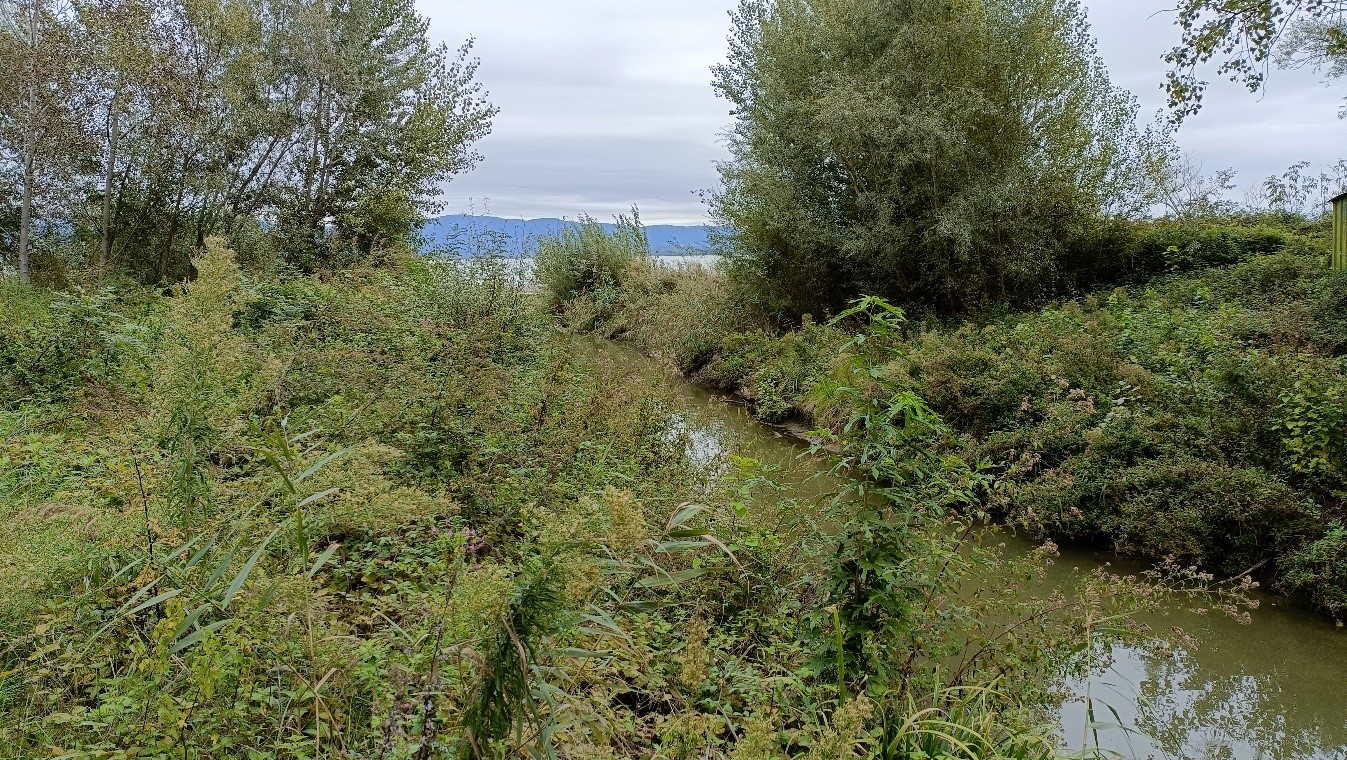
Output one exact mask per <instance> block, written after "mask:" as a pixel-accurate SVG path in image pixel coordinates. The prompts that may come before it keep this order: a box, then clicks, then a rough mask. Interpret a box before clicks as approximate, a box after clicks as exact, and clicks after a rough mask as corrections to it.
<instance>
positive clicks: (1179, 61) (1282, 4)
mask: <svg viewBox="0 0 1347 760" xmlns="http://www.w3.org/2000/svg"><path fill="white" fill-rule="evenodd" d="M1177 12H1178V19H1177V23H1178V25H1179V28H1180V29H1181V30H1182V38H1181V40H1180V42H1179V44H1178V45H1176V46H1175V47H1174V48H1173V49H1172V50H1170V51H1169V53H1168V54H1166V56H1165V61H1166V62H1168V63H1169V64H1170V66H1171V69H1170V71H1169V73H1168V75H1167V78H1166V81H1165V90H1166V92H1168V94H1169V105H1170V108H1171V109H1172V111H1173V115H1174V118H1175V119H1176V120H1178V121H1182V120H1183V119H1184V118H1185V117H1187V116H1192V115H1193V114H1196V113H1197V112H1198V111H1199V110H1201V108H1202V97H1203V95H1204V94H1205V93H1206V90H1207V86H1208V84H1209V83H1208V82H1207V81H1206V80H1204V79H1202V78H1201V74H1200V73H1199V71H1200V70H1201V68H1202V67H1203V66H1204V65H1206V64H1209V63H1212V62H1213V61H1216V62H1217V64H1216V73H1217V74H1218V75H1221V76H1225V77H1228V78H1229V79H1230V80H1231V81H1234V82H1238V83H1241V84H1243V85H1245V86H1246V87H1248V88H1249V91H1250V92H1257V91H1258V90H1259V89H1261V88H1262V87H1263V84H1264V83H1265V81H1266V79H1267V73H1268V67H1269V65H1270V64H1271V63H1272V62H1274V61H1276V60H1277V54H1278V53H1280V54H1281V56H1280V62H1281V63H1283V64H1284V65H1290V66H1305V65H1308V66H1312V67H1314V68H1316V69H1320V70H1324V69H1327V72H1328V75H1329V76H1330V77H1333V78H1336V77H1340V76H1342V75H1343V74H1344V73H1347V1H1345V0H1239V2H1231V0H1181V2H1180V3H1179V4H1178V8H1177Z"/></svg>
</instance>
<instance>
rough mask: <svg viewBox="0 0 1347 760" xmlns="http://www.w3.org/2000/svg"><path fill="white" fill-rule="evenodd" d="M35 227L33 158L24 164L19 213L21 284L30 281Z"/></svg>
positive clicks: (27, 159) (29, 157)
mask: <svg viewBox="0 0 1347 760" xmlns="http://www.w3.org/2000/svg"><path fill="white" fill-rule="evenodd" d="M32 226H33V157H32V156H31V155H29V156H28V157H27V158H26V159H25V160H24V164H23V210H22V211H20V212H19V282H22V283H27V282H28V281H29V279H30V278H29V272H28V243H29V238H30V234H29V230H30V229H31V228H32Z"/></svg>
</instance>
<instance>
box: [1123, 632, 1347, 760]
mask: <svg viewBox="0 0 1347 760" xmlns="http://www.w3.org/2000/svg"><path fill="white" fill-rule="evenodd" d="M1320 633H1321V634H1322V631H1321V632H1320ZM1233 643H1235V644H1236V646H1230V645H1229V644H1227V643H1226V642H1222V641H1220V640H1219V639H1218V640H1209V641H1207V642H1204V644H1205V645H1204V646H1199V647H1195V648H1193V649H1190V650H1187V651H1180V652H1177V653H1174V654H1173V655H1171V656H1169V657H1160V656H1155V655H1147V654H1146V653H1143V652H1136V651H1133V652H1128V653H1126V655H1124V657H1123V659H1122V660H1121V661H1120V663H1119V665H1120V668H1123V669H1125V670H1126V671H1128V672H1135V673H1137V674H1144V676H1143V677H1142V678H1140V679H1139V680H1138V681H1137V685H1138V687H1139V688H1138V693H1137V695H1136V701H1137V705H1138V712H1137V726H1138V727H1139V728H1140V729H1141V730H1142V731H1145V732H1146V733H1147V734H1149V735H1150V736H1151V737H1153V738H1154V739H1155V740H1156V741H1157V743H1158V745H1159V747H1160V748H1162V749H1164V750H1165V751H1167V752H1170V753H1172V754H1176V755H1179V756H1183V757H1190V756H1196V757H1206V756H1210V757H1218V758H1223V757H1230V758H1330V757H1332V758H1341V757H1345V756H1347V711H1345V710H1344V708H1347V704H1344V703H1347V695H1344V694H1343V687H1342V685H1343V681H1342V680H1341V679H1342V673H1341V672H1340V671H1341V670H1342V665H1341V660H1340V659H1339V660H1336V661H1334V660H1325V661H1323V662H1321V663H1318V664H1317V665H1318V668H1319V669H1325V670H1327V671H1328V672H1335V671H1338V672H1337V676H1336V678H1334V679H1332V680H1333V681H1334V683H1333V684H1328V683H1324V680H1325V679H1323V678H1322V677H1317V676H1316V666H1315V664H1313V663H1303V665H1305V666H1307V667H1306V668H1303V669H1297V670H1296V671H1295V672H1288V671H1286V670H1283V669H1281V668H1277V667H1275V666H1273V667H1269V666H1268V665H1267V664H1263V665H1262V667H1260V662H1261V661H1262V656H1266V655H1269V654H1273V655H1274V656H1275V654H1276V651H1277V650H1271V651H1269V650H1263V649H1261V648H1248V649H1246V648H1244V647H1242V646H1238V644H1240V643H1241V642H1238V641H1237V642H1233ZM1299 643H1300V642H1297V641H1294V640H1292V641H1284V642H1283V643H1282V645H1281V646H1279V647H1277V649H1282V648H1285V647H1294V646H1297V645H1298V644H1299ZM1232 655H1233V656H1232ZM1324 687H1328V688H1324Z"/></svg>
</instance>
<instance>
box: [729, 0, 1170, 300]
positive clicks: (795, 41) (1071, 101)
mask: <svg viewBox="0 0 1347 760" xmlns="http://www.w3.org/2000/svg"><path fill="white" fill-rule="evenodd" d="M715 86H716V88H717V90H718V91H719V92H720V94H721V95H723V96H724V97H725V98H727V99H728V100H729V101H730V102H731V103H732V104H733V106H734V111H733V113H734V116H735V124H734V127H733V129H732V131H731V132H730V135H729V147H730V151H731V154H732V159H731V160H730V161H728V162H726V163H724V164H723V165H722V166H721V176H722V180H723V186H724V189H723V191H722V192H721V193H720V194H719V195H718V196H716V198H715V200H714V210H715V211H716V212H717V214H718V216H719V217H720V219H721V220H722V221H723V222H725V223H726V224H727V225H728V226H730V227H731V228H732V229H733V230H734V236H735V243H736V245H735V246H734V249H733V252H732V253H731V255H730V264H731V270H732V271H733V272H734V273H735V276H736V278H737V279H739V280H740V281H741V282H744V283H746V284H747V289H748V290H749V291H751V292H753V293H756V294H759V295H761V296H762V297H763V298H764V299H765V302H766V305H767V306H768V307H769V308H771V309H775V310H777V311H780V312H782V313H785V314H786V315H788V316H798V315H800V314H802V313H804V312H807V311H814V312H817V311H818V310H827V309H836V308H837V307H838V306H840V305H841V304H843V303H844V302H845V301H846V300H847V299H849V298H852V297H854V296H855V295H856V294H858V293H860V292H870V293H875V294H880V295H885V296H888V297H890V298H892V299H896V300H899V301H902V302H904V303H907V304H915V305H920V306H925V307H929V308H935V309H938V310H943V311H954V310H960V309H967V308H976V307H978V306H979V305H981V304H984V303H987V302H989V301H1000V300H1012V301H1026V300H1031V299H1033V298H1035V297H1038V296H1039V295H1041V294H1043V293H1045V292H1048V291H1049V290H1050V288H1051V286H1052V281H1053V278H1054V277H1056V276H1059V275H1061V274H1062V273H1061V272H1060V269H1059V266H1058V265H1059V262H1060V261H1061V260H1062V258H1063V256H1064V255H1065V253H1066V249H1067V247H1068V246H1069V245H1070V244H1071V241H1072V240H1073V239H1076V238H1079V237H1080V236H1082V235H1083V234H1085V233H1086V232H1087V231H1088V230H1089V228H1090V227H1091V225H1092V224H1093V223H1094V222H1095V221H1096V220H1098V219H1099V218H1100V216H1101V214H1103V213H1105V212H1109V211H1115V212H1117V211H1122V210H1124V209H1123V208H1122V207H1123V206H1128V205H1131V206H1133V208H1132V209H1130V210H1135V208H1136V207H1138V206H1140V205H1144V204H1143V203H1142V202H1141V201H1140V200H1139V199H1138V198H1137V197H1136V194H1135V193H1134V192H1132V188H1133V185H1132V184H1130V183H1131V182H1132V181H1133V179H1134V178H1135V177H1136V175H1137V169H1138V166H1137V162H1136V161H1134V160H1133V159H1134V158H1135V155H1134V154H1135V147H1136V145H1137V142H1138V140H1137V138H1138V135H1137V134H1136V132H1135V128H1134V126H1133V125H1134V116H1135V106H1134V105H1133V102H1132V100H1131V98H1130V96H1128V95H1127V94H1126V93H1123V92H1121V91H1119V90H1117V89H1116V88H1114V87H1113V86H1112V85H1111V84H1110V83H1109V81H1108V78H1107V75H1106V72H1105V69H1104V66H1103V63H1102V62H1101V61H1100V60H1099V58H1098V56H1097V55H1096V54H1095V49H1094V43H1093V40H1092V39H1091V37H1090V35H1089V32H1088V25H1087V24H1086V21H1085V15H1084V12H1083V11H1082V10H1081V8H1080V6H1079V4H1078V3H1077V2H1075V0H955V1H954V2H950V1H949V0H743V2H742V3H741V5H740V7H739V10H738V12H737V13H736V14H735V16H734V32H733V36H732V37H731V39H730V53H729V61H728V62H727V63H726V64H725V65H723V66H720V67H718V68H717V69H716V70H715Z"/></svg>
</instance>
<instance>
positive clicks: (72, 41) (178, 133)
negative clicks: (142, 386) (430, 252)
mask: <svg viewBox="0 0 1347 760" xmlns="http://www.w3.org/2000/svg"><path fill="white" fill-rule="evenodd" d="M0 3H3V8H2V10H3V11H4V13H3V14H0V15H3V17H4V18H5V19H6V21H7V23H6V24H3V25H0V38H2V39H0V71H2V72H4V74H3V75H0V76H4V77H6V81H5V82H4V85H5V86H4V87H3V88H0V90H3V94H0V98H4V100H5V103H4V108H3V109H0V113H3V114H4V116H3V117H0V157H3V158H0V163H3V164H4V166H5V168H6V169H8V170H10V171H14V172H16V173H17V174H19V175H21V176H22V177H24V178H26V182H25V184H24V186H25V187H26V188H27V189H28V190H29V192H26V193H25V194H24V196H25V197H24V199H23V200H24V207H25V208H29V207H31V211H32V217H33V218H32V220H27V219H26V218H25V221H23V222H21V223H20V224H19V227H20V228H21V229H22V236H21V239H20V240H19V241H18V242H17V248H18V249H19V254H20V257H22V258H24V260H25V261H26V259H27V254H28V249H29V247H30V244H29V243H28V237H29V235H28V233H29V232H33V231H48V232H50V231H57V232H59V233H60V236H61V238H62V242H63V243H66V244H67V245H65V246H64V248H65V249H66V250H72V246H70V245H68V244H69V243H72V242H73V243H75V244H76V245H75V246H73V250H76V251H79V250H84V251H85V259H86V261H84V262H77V263H87V262H90V261H94V260H97V261H99V262H100V263H103V264H105V265H111V266H117V267H119V268H122V269H123V270H126V271H129V272H131V273H132V274H134V275H136V276H137V277H139V278H141V279H144V280H148V281H157V280H171V279H176V278H178V277H180V276H182V275H184V274H186V273H187V271H188V267H189V259H190V256H191V253H192V252H193V251H195V250H197V249H199V248H200V247H201V245H202V242H203V241H204V240H205V239H206V238H207V237H210V236H213V235H225V236H227V237H229V238H230V239H231V240H232V241H233V242H234V244H235V246H236V247H237V248H238V249H239V250H240V253H241V254H242V255H244V256H254V257H270V258H279V259H283V260H286V261H288V262H290V263H292V264H295V265H298V266H300V267H305V268H307V267H312V266H314V265H316V264H318V263H321V262H323V261H325V260H330V259H331V258H332V257H334V256H359V255H363V254H368V253H369V252H370V251H371V250H372V249H373V248H376V247H378V246H380V245H386V244H397V243H405V242H408V241H410V240H411V239H412V238H413V237H414V235H415V233H416V230H417V227H418V226H419V224H420V220H421V219H422V216H423V214H424V213H425V212H427V211H430V210H433V209H434V208H435V197H436V196H437V195H438V191H439V185H440V184H441V183H442V182H443V181H445V180H447V179H448V178H450V177H452V176H453V175H455V174H457V173H459V172H462V171H464V170H466V169H469V168H471V167H472V165H473V164H474V163H475V162H476V160H477V159H478V155H477V154H476V153H475V152H474V151H473V149H472V145H473V143H474V142H475V141H476V140H477V139H479V138H480V137H482V136H483V135H485V134H486V133H487V132H488V131H489V129H490V123H491V119H492V117H493V116H494V114H495V109H494V108H493V107H492V106H491V105H490V104H489V103H488V102H487V100H486V97H485V94H484V93H483V91H482V90H481V88H480V85H478V84H477V83H476V82H475V79H474V78H475V73H476V62H475V61H474V60H473V59H472V58H471V57H470V48H471V43H470V42H469V43H466V44H464V45H463V46H462V47H461V48H459V49H458V50H457V51H453V50H450V49H447V48H446V47H444V46H436V45H432V44H431V43H430V42H429V40H428V38H427V33H426V32H427V22H426V20H425V19H424V18H422V17H421V16H420V15H419V14H418V13H417V11H416V8H415V5H414V3H413V1H412V0H0ZM35 125H37V126H40V127H41V128H35ZM0 216H4V215H3V214H0ZM81 241H85V244H81ZM95 241H97V242H96V243H95Z"/></svg>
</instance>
